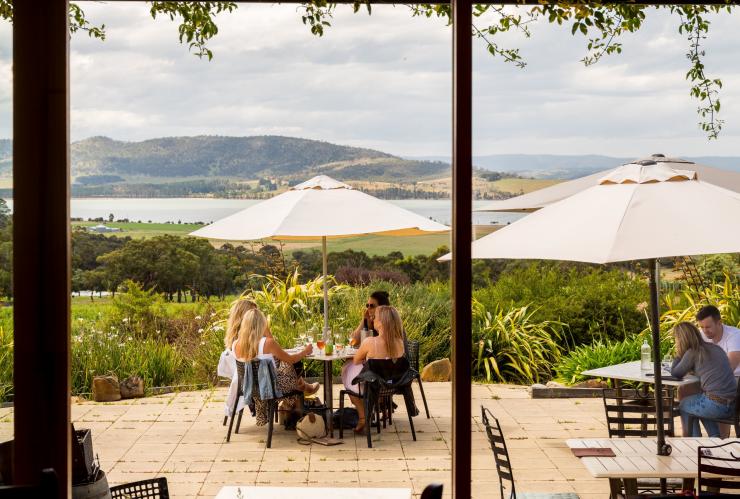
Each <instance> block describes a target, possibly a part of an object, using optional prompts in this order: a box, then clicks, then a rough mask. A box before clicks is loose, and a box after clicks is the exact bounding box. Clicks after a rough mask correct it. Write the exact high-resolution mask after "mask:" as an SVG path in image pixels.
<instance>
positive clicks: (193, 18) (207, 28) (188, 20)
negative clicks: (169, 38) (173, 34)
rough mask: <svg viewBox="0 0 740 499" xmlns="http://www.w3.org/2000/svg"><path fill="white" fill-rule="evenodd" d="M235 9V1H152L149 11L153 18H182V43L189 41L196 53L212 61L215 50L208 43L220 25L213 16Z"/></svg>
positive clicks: (180, 31) (180, 29)
mask: <svg viewBox="0 0 740 499" xmlns="http://www.w3.org/2000/svg"><path fill="white" fill-rule="evenodd" d="M234 9H236V3H234V2H151V8H150V9H149V13H150V14H151V15H152V18H153V19H156V18H157V16H158V15H164V16H167V17H169V18H170V20H171V21H174V20H175V19H180V20H181V21H180V26H179V27H178V32H179V35H180V43H183V42H185V43H187V44H188V47H189V48H190V50H191V51H193V53H194V54H195V55H197V56H198V57H203V56H206V57H208V60H209V61H210V60H211V59H213V52H212V51H211V50H210V49H209V48H208V47H207V43H208V41H209V40H210V39H211V38H213V37H214V36H216V34H218V26H216V22H215V21H214V20H213V18H214V16H215V15H216V14H219V13H221V12H232V11H233V10H234Z"/></svg>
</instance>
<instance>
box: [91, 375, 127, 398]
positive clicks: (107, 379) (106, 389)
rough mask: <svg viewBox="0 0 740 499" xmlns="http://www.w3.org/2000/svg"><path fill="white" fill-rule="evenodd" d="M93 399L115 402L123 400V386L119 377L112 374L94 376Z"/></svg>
mask: <svg viewBox="0 0 740 499" xmlns="http://www.w3.org/2000/svg"><path fill="white" fill-rule="evenodd" d="M92 391H93V400H94V401H95V402H115V401H116V400H121V386H120V385H119V384H118V378H117V377H116V376H115V375H111V376H95V377H94V378H93V385H92Z"/></svg>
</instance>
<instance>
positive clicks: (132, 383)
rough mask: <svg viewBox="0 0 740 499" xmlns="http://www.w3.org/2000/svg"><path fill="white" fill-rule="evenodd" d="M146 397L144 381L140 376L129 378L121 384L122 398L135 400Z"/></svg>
mask: <svg viewBox="0 0 740 499" xmlns="http://www.w3.org/2000/svg"><path fill="white" fill-rule="evenodd" d="M143 396H144V380H143V379H142V378H141V377H140V376H129V377H128V378H126V379H124V380H123V381H122V382H121V398H123V399H133V398H138V397H143Z"/></svg>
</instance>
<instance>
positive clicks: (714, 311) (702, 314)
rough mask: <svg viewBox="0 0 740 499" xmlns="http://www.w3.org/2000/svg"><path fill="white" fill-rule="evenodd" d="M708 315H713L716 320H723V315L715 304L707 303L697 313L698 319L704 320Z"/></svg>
mask: <svg viewBox="0 0 740 499" xmlns="http://www.w3.org/2000/svg"><path fill="white" fill-rule="evenodd" d="M707 317H711V318H712V319H714V320H715V321H719V320H722V316H721V315H720V313H719V309H718V308H717V307H715V306H714V305H705V306H703V307H701V308H700V309H699V311H698V312H697V313H696V320H697V321H703V320H704V319H706V318H707Z"/></svg>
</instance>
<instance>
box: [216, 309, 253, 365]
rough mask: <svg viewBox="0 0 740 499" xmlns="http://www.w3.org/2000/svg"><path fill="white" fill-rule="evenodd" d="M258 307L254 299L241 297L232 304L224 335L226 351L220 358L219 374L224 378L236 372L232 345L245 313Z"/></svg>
mask: <svg viewBox="0 0 740 499" xmlns="http://www.w3.org/2000/svg"><path fill="white" fill-rule="evenodd" d="M256 308H257V304H256V303H254V302H253V301H252V300H247V299H244V298H239V299H238V300H236V301H235V302H234V303H232V304H231V310H229V318H228V320H227V321H226V334H225V335H224V351H223V352H221V357H220V358H219V359H218V369H217V371H216V372H217V373H218V375H219V376H222V377H224V378H229V379H231V378H233V377H234V373H235V372H236V362H235V359H234V352H233V351H232V350H231V346H232V345H233V344H234V341H236V338H237V337H238V336H239V326H240V325H241V323H242V319H243V318H244V314H245V313H247V310H253V309H256Z"/></svg>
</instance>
